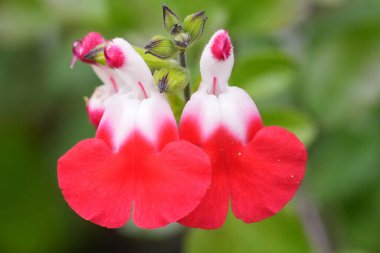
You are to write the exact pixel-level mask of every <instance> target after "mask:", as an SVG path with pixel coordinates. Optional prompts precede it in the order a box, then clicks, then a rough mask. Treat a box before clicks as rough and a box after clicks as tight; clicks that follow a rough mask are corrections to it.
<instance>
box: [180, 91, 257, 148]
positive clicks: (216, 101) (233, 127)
mask: <svg viewBox="0 0 380 253" xmlns="http://www.w3.org/2000/svg"><path fill="white" fill-rule="evenodd" d="M186 117H192V118H195V119H196V120H197V121H198V124H199V126H200V128H201V133H202V139H203V140H204V141H205V140H207V139H208V138H209V137H210V136H211V135H212V134H213V133H214V132H215V131H216V130H217V129H218V128H219V127H225V128H226V129H228V130H229V131H230V133H231V134H233V135H234V136H235V137H236V138H238V139H239V140H241V141H242V142H247V141H248V140H247V132H248V127H249V122H250V121H251V120H254V119H256V120H258V121H259V122H261V117H260V114H259V111H258V109H257V107H256V105H255V103H254V102H253V101H252V99H251V98H250V96H249V95H248V94H247V93H246V92H245V91H244V90H242V89H240V88H238V87H227V90H226V91H225V92H224V93H222V94H220V95H219V96H215V95H213V94H208V93H207V91H206V90H203V89H201V90H199V91H197V92H195V93H194V94H193V95H192V97H191V99H190V101H189V102H188V103H187V104H186V107H185V109H184V111H183V114H182V118H183V119H184V118H186Z"/></svg>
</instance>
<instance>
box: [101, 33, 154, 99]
mask: <svg viewBox="0 0 380 253" xmlns="http://www.w3.org/2000/svg"><path fill="white" fill-rule="evenodd" d="M111 46H117V47H118V48H119V49H121V51H122V52H123V54H124V56H125V62H124V64H123V65H122V66H121V67H120V68H118V69H116V72H117V74H118V75H119V77H120V78H121V79H122V80H123V81H124V82H125V83H127V84H129V86H130V87H131V89H133V90H140V87H139V86H138V83H139V82H140V83H142V84H143V85H144V88H145V91H146V93H147V95H148V96H149V95H150V93H151V91H152V90H155V86H154V81H153V76H152V73H151V72H150V69H149V67H148V65H147V64H146V63H145V61H144V59H143V58H142V57H141V56H140V55H139V54H138V53H137V52H136V51H135V50H134V49H133V47H132V46H131V45H130V44H129V43H128V42H127V41H126V40H124V39H121V38H116V39H113V40H112V41H111V42H110V43H108V45H107V47H111Z"/></svg>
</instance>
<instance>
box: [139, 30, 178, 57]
mask: <svg viewBox="0 0 380 253" xmlns="http://www.w3.org/2000/svg"><path fill="white" fill-rule="evenodd" d="M144 48H145V49H146V51H145V53H146V54H152V55H154V56H156V57H158V58H161V59H167V58H170V57H172V56H173V55H174V54H175V53H177V51H178V50H177V48H176V47H175V45H174V43H173V41H172V40H171V39H168V38H166V37H164V36H161V35H156V36H154V37H153V38H152V39H151V40H150V41H149V42H148V44H147V45H146V46H145V47H144Z"/></svg>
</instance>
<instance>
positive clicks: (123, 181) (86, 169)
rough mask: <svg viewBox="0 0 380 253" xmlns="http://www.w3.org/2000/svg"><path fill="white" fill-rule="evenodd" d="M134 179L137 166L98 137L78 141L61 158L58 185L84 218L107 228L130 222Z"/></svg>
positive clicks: (68, 201)
mask: <svg viewBox="0 0 380 253" xmlns="http://www.w3.org/2000/svg"><path fill="white" fill-rule="evenodd" d="M133 179H134V170H129V169H127V168H126V167H125V164H124V163H123V157H122V156H121V155H115V154H113V153H112V151H111V149H110V148H109V146H108V145H107V144H106V143H105V142H104V141H102V140H100V139H97V138H93V139H87V140H83V141H81V142H79V143H78V144H76V145H75V146H74V147H73V148H72V149H70V150H69V151H68V152H67V153H66V154H64V155H63V156H62V157H61V158H60V159H59V161H58V181H59V187H60V188H61V190H62V193H63V196H64V198H65V199H66V201H67V203H68V204H69V205H70V207H71V208H72V209H73V210H75V212H76V213H78V214H79V215H80V216H81V217H83V218H84V219H86V220H90V221H92V222H94V223H96V224H98V225H101V226H104V227H108V228H116V227H121V226H123V225H124V224H125V223H126V222H127V220H128V218H129V216H130V209H131V203H132V198H133V193H134V184H133Z"/></svg>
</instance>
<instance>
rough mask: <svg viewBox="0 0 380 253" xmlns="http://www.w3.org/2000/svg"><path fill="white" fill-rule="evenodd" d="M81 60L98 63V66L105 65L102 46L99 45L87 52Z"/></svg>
mask: <svg viewBox="0 0 380 253" xmlns="http://www.w3.org/2000/svg"><path fill="white" fill-rule="evenodd" d="M83 59H84V60H85V61H87V62H92V63H98V64H100V65H103V66H105V65H106V58H105V56H104V44H102V45H99V46H97V47H95V48H94V49H92V50H91V51H89V52H88V53H87V54H86V55H85V56H84V57H83Z"/></svg>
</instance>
